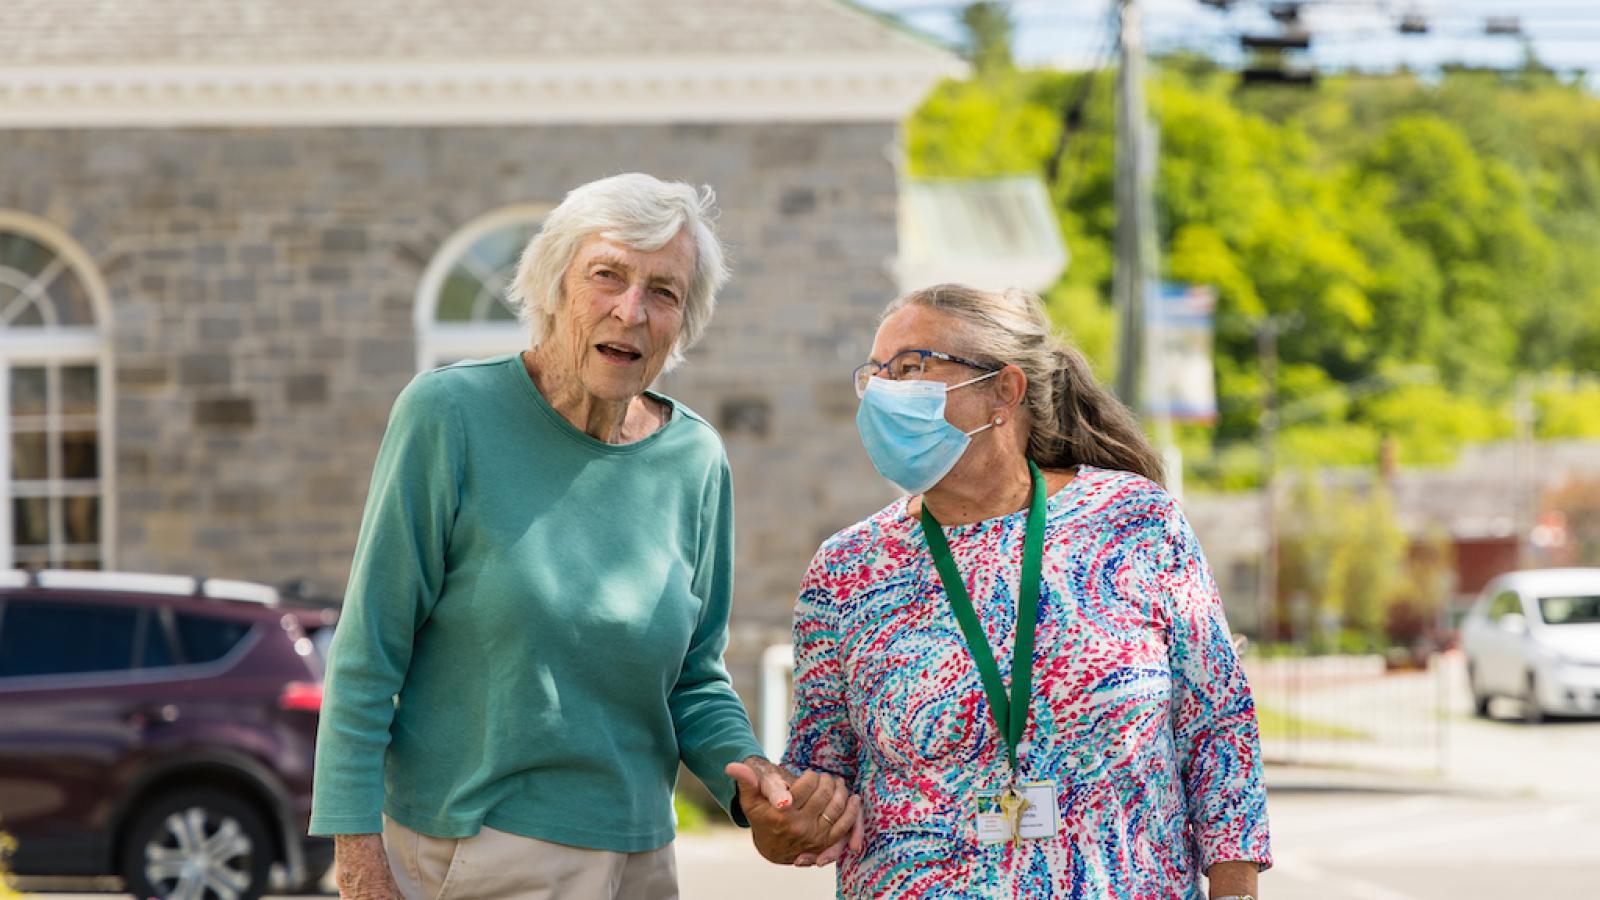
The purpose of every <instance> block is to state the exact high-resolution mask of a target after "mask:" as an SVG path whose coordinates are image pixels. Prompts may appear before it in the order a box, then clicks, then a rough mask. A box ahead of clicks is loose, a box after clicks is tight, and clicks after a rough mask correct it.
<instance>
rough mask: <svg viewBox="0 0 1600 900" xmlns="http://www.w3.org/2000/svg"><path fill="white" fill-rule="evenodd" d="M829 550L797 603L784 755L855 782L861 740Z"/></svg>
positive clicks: (792, 764)
mask: <svg viewBox="0 0 1600 900" xmlns="http://www.w3.org/2000/svg"><path fill="white" fill-rule="evenodd" d="M827 554H828V551H827V547H826V546H824V547H823V548H822V549H820V550H818V551H817V555H816V556H815V557H814V558H813V559H812V560H811V566H810V568H809V569H808V570H807V571H806V577H805V581H804V582H803V583H802V584H801V587H800V598H799V600H798V602H797V603H796V604H795V612H794V712H793V715H792V716H791V718H790V720H789V747H788V750H787V751H786V752H785V753H784V755H783V761H784V765H785V766H787V767H788V768H789V769H790V770H792V771H795V772H802V771H805V770H806V769H817V770H819V771H823V772H829V773H832V774H834V775H837V776H839V777H840V778H843V779H844V780H845V783H846V784H852V785H853V784H854V783H855V779H856V773H857V769H858V765H859V756H860V753H861V745H860V742H859V741H858V740H857V739H856V733H855V731H854V730H853V729H852V728H851V727H850V719H849V715H848V708H847V706H846V704H845V693H844V659H843V657H842V656H841V652H840V647H839V637H840V635H839V630H838V629H839V625H838V610H837V594H836V587H837V585H836V584H835V583H834V582H835V579H833V578H832V577H830V574H829V572H828V561H827Z"/></svg>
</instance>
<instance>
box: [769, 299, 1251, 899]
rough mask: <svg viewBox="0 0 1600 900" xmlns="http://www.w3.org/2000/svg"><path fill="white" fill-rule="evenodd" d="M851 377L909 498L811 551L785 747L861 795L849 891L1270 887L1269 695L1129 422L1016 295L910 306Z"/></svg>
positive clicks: (897, 312) (1038, 311) (1146, 892)
mask: <svg viewBox="0 0 1600 900" xmlns="http://www.w3.org/2000/svg"><path fill="white" fill-rule="evenodd" d="M856 390H857V392H858V393H859V394H860V395H861V407H860V411H859V413H858V415H857V420H856V421H857V424H858V425H859V427H860V432H861V438H862V441H863V443H864V444H865V446H866V448H867V452H868V454H869V455H870V456H871V457H872V461H873V463H874V465H876V466H877V468H878V471H879V472H880V473H882V474H883V475H884V476H885V477H886V478H888V479H889V480H890V481H892V482H894V483H895V484H897V485H898V486H900V487H901V488H902V489H904V490H905V491H906V492H907V493H908V495H909V496H906V497H903V498H901V499H899V500H897V501H895V502H894V503H892V504H890V505H889V506H888V507H887V508H885V509H883V510H880V511H879V512H877V513H876V514H874V515H873V516H871V517H870V518H868V519H866V520H864V521H862V522H859V523H857V524H856V525H853V526H851V527H850V528H847V529H845V530H844V531H842V532H840V533H839V534H837V535H835V536H834V537H832V538H830V539H829V540H828V541H827V542H826V543H825V544H823V546H822V548H821V549H820V550H818V551H817V555H816V557H815V559H814V560H813V561H812V564H811V567H810V570H809V572H808V573H807V575H806V579H805V583H804V586H803V588H802V590H801V594H800V600H799V604H798V607H797V610H796V614H795V626H794V638H795V661H796V672H795V692H794V697H795V712H794V718H793V721H792V724H791V729H790V740H789V748H788V753H787V756H786V761H787V762H788V763H789V764H790V765H791V766H794V767H797V768H799V767H804V768H807V769H820V770H823V771H828V772H832V773H834V774H837V775H839V776H841V777H843V778H844V779H845V780H847V781H849V782H850V783H852V784H853V786H854V789H855V791H857V792H858V793H859V794H860V795H861V797H862V799H863V803H864V809H863V818H864V822H865V826H866V846H865V850H864V851H863V852H861V853H858V854H852V855H850V856H847V857H846V858H845V859H844V860H843V861H842V862H841V863H840V866H839V873H838V878H839V895H840V896H841V897H847V898H866V897H896V898H909V897H948V896H962V897H986V898H993V897H1026V898H1030V900H1043V898H1079V897H1085V898H1090V897H1092V898H1118V900H1122V898H1141V900H1142V898H1184V900H1189V898H1199V897H1204V896H1207V894H1206V893H1204V892H1203V891H1202V883H1203V882H1202V876H1205V879H1204V883H1205V884H1206V886H1207V888H1208V889H1209V896H1210V897H1212V898H1224V897H1249V896H1251V895H1253V894H1254V893H1255V890H1256V876H1257V873H1258V872H1259V871H1260V870H1261V869H1263V868H1265V867H1266V866H1268V865H1270V863H1271V857H1270V854H1269V849H1268V837H1267V816H1266V798H1265V792H1264V790H1263V788H1262V783H1261V763H1260V751H1259V739H1258V734H1257V726H1256V718H1255V707H1254V704H1253V702H1252V700H1251V696H1250V690H1249V686H1248V685H1247V684H1246V682H1245V678H1244V674H1243V672H1242V671H1241V669H1240V667H1239V660H1238V658H1237V656H1236V655H1235V653H1234V649H1233V646H1232V644H1231V643H1230V641H1229V635H1228V626H1227V623H1226V622H1225V621H1224V619H1223V612H1222V605H1221V603H1220V601H1219V599H1218V597H1217V593H1216V589H1215V587H1214V584H1213V581H1212V578H1211V574H1210V571H1209V569H1208V568H1207V566H1206V563H1205V560H1204V558H1203V557H1202V555H1201V553H1200V547H1199V545H1198V543H1197V542H1196V540H1195V536H1194V533H1193V532H1192V531H1191V530H1190V528H1189V525H1188V523H1187V522H1186V521H1185V520H1184V518H1183V514H1182V513H1181V512H1180V511H1179V509H1178V506H1177V504H1176V503H1175V502H1174V501H1173V499H1172V498H1171V497H1170V496H1169V495H1168V494H1167V493H1166V492H1165V491H1163V490H1162V489H1161V487H1160V485H1159V481H1160V478H1161V467H1160V463H1159V462H1158V461H1157V458H1156V456H1155V454H1154V453H1153V452H1152V451H1151V449H1150V447H1149V445H1148V444H1147V442H1146V441H1145V438H1144V436H1143V434H1142V433H1141V432H1140V430H1139V427H1138V424H1137V423H1136V422H1135V421H1134V419H1133V417H1132V416H1131V415H1130V414H1129V413H1128V412H1127V410H1125V409H1124V408H1123V407H1122V406H1121V405H1120V404H1118V403H1117V401H1116V400H1114V399H1113V398H1111V397H1110V396H1109V395H1108V394H1107V393H1106V392H1105V391H1104V390H1102V389H1101V388H1100V387H1099V386H1098V385H1097V384H1095V382H1094V379H1093V377H1092V375H1090V373H1089V369H1088V366H1087V364H1086V363H1085V361H1084V359H1083V357H1082V355H1081V354H1079V353H1078V352H1077V351H1076V350H1073V349H1071V348H1069V347H1067V346H1065V345H1063V344H1061V343H1060V342H1059V341H1058V340H1057V339H1055V338H1054V337H1053V336H1052V334H1051V333H1050V328H1049V323H1048V320H1047V318H1046V316H1045V312H1044V309H1043V307H1042V305H1041V304H1040V302H1039V300H1038V299H1037V298H1036V297H1034V296H1032V295H1031V294H1027V293H1024V292H1022V291H1008V292H1005V293H999V294H996V293H987V292H983V291H977V290H973V289H970V288H966V287H962V286H959V285H940V286H937V287H933V288H928V289H926V290H922V291H918V292H916V293H913V294H910V295H908V296H906V297H902V298H901V299H899V300H896V301H895V302H894V303H892V304H890V306H889V308H888V310H887V311H886V312H885V315H884V318H883V320H882V324H881V325H880V327H879V329H878V333H877V337H876V340H875V341H874V342H873V347H872V361H871V362H869V363H867V364H866V365H864V366H862V367H861V368H860V369H858V370H857V371H856Z"/></svg>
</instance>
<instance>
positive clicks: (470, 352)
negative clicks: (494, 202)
mask: <svg viewBox="0 0 1600 900" xmlns="http://www.w3.org/2000/svg"><path fill="white" fill-rule="evenodd" d="M553 209H555V205H554V204H549V203H522V204H517V205H515V206H507V207H504V208H501V209H498V210H495V211H494V212H491V213H488V214H486V215H483V216H479V217H478V218H476V219H473V220H472V221H471V222H468V223H467V224H466V225H463V226H462V227H461V228H458V229H457V230H456V232H455V234H452V235H450V237H449V238H448V239H446V240H445V242H444V243H443V244H442V245H440V247H439V251H438V252H437V253H435V254H434V255H433V259H431V260H429V262H428V268H427V269H426V270H424V271H423V273H422V281H421V282H420V283H419V284H418V285H417V300H416V303H415V304H414V305H413V311H412V315H413V318H412V324H413V327H414V328H415V330H416V332H415V333H416V336H417V371H419V372H425V371H427V370H428V369H432V368H434V367H435V366H437V365H439V361H440V360H441V359H464V358H467V357H478V356H495V355H497V354H501V353H511V352H515V351H519V350H524V349H526V348H527V344H528V332H527V328H526V327H525V326H523V324H522V323H521V322H516V321H512V322H440V321H438V320H437V318H436V315H437V313H438V309H439V292H440V290H442V289H443V288H444V282H445V279H446V278H447V277H449V275H450V270H451V269H452V268H453V267H454V266H455V264H456V262H457V261H458V260H460V259H461V257H462V255H463V254H465V253H466V252H467V251H468V250H469V249H470V248H471V247H472V245H473V244H474V243H475V242H476V241H477V240H478V239H479V238H481V237H483V236H484V235H486V234H488V233H490V232H492V231H496V230H499V229H501V228H506V227H508V226H513V225H523V224H527V223H529V222H542V221H544V219H546V218H547V217H549V215H550V212H551V210H553Z"/></svg>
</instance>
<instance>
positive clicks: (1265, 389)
mask: <svg viewBox="0 0 1600 900" xmlns="http://www.w3.org/2000/svg"><path fill="white" fill-rule="evenodd" d="M1278 325H1279V322H1278V320H1277V319H1276V318H1274V317H1272V316H1267V317H1266V319H1265V320H1264V321H1263V322H1262V323H1261V326H1260V329H1259V330H1258V331H1257V332H1256V349H1257V351H1258V352H1259V353H1260V357H1261V500H1262V507H1263V508H1262V510H1261V516H1262V522H1263V523H1264V525H1265V530H1266V537H1265V540H1266V543H1265V545H1264V546H1263V547H1262V550H1261V596H1260V598H1259V607H1258V612H1257V615H1258V616H1259V617H1260V621H1259V622H1258V623H1257V627H1258V628H1260V629H1261V640H1262V641H1263V642H1265V641H1268V640H1271V638H1272V625H1273V621H1272V620H1273V618H1274V613H1275V611H1276V607H1277V603H1278ZM1291 621H1292V620H1291Z"/></svg>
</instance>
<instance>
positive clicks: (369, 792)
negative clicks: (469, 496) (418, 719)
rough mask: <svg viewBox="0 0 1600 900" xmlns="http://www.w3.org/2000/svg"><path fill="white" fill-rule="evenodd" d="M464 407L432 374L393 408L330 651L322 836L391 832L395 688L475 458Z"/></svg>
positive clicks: (314, 825)
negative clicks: (466, 469)
mask: <svg viewBox="0 0 1600 900" xmlns="http://www.w3.org/2000/svg"><path fill="white" fill-rule="evenodd" d="M459 415H460V414H459V411H458V410H457V409H455V408H454V406H453V405H452V404H451V402H450V398H449V397H448V396H447V395H446V393H445V391H444V382H443V381H442V380H441V379H439V378H438V377H436V376H433V375H432V374H431V373H424V374H422V375H419V376H418V377H417V378H416V379H415V380H413V381H412V382H411V384H410V385H409V386H407V387H406V389H405V390H404V391H402V392H401V393H400V396H399V398H398V399H396V400H395V404H394V408H393V409H392V410H391V412H390V414H389V426H388V429H387V430H386V431H385V433H384V436H383V443H382V445H381V447H380V448H379V450H378V459H377V462H376V464H375V465H374V467H373V471H372V485H371V487H370V488H369V490H368V493H367V504H366V510H365V511H364V513H363V514H362V518H361V531H360V535H359V537H358V538H357V540H356V552H355V559H354V561H353V563H352V564H351V569H350V582H349V585H348V587H347V588H346V591H345V597H344V608H343V609H342V610H341V613H340V616H339V624H338V628H337V629H336V630H335V631H334V638H333V645H332V647H331V648H330V650H329V654H328V668H327V679H326V682H325V692H324V697H323V705H322V713H321V720H320V722H319V724H318V728H317V753H316V771H315V780H314V785H313V790H312V813H311V827H310V832H311V833H312V834H315V835H332V834H370V833H376V832H381V831H382V830H383V817H382V810H383V801H384V753H385V751H386V749H387V748H388V746H389V726H390V724H391V723H392V721H393V719H394V710H395V696H396V694H398V693H399V691H400V687H401V684H402V683H403V682H404V680H405V675H406V670H407V668H408V667H409V666H410V663H411V651H412V640H413V638H414V636H415V634H416V632H417V630H418V629H419V628H420V627H421V626H422V624H423V623H424V622H426V621H427V619H428V615H429V613H430V612H431V611H432V609H433V605H434V603H435V602H436V601H437V600H438V598H439V593H440V590H441V589H442V587H443V584H444V577H445V553H446V549H447V547H448V546H449V542H450V529H451V525H452V523H453V522H454V520H455V515H456V508H457V503H458V500H459V490H460V484H461V475H462V466H463V465H464V463H463V456H464V453H463V450H464V446H463V445H464V440H465V438H464V435H463V432H462V428H461V422H460V418H459Z"/></svg>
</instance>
